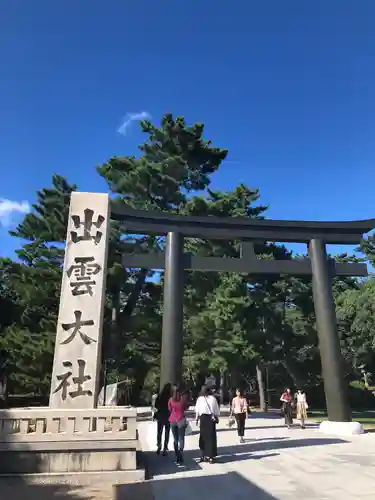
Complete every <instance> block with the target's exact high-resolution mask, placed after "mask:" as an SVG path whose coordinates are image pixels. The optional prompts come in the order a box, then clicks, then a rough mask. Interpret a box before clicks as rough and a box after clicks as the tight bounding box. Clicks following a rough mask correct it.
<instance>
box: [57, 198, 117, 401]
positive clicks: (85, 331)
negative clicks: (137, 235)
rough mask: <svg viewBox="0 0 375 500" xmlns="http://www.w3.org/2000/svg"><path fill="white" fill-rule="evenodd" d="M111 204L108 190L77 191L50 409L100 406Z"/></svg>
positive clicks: (72, 203) (70, 224)
mask: <svg viewBox="0 0 375 500" xmlns="http://www.w3.org/2000/svg"><path fill="white" fill-rule="evenodd" d="M109 219H110V207H109V197H108V195H107V194H96V193H78V192H77V193H76V192H75V193H72V195H71V200H70V209H69V220H68V228H67V237H66V247H65V260H64V269H63V278H62V284H61V296H60V309H59V317H58V322H57V333H56V343H55V356H54V362H53V372H52V380H51V393H50V407H52V408H67V409H68V408H77V409H85V408H95V407H96V404H97V395H98V383H99V373H100V361H101V360H100V354H101V343H102V342H101V341H102V329H103V310H104V298H105V280H106V274H107V252H108V235H109Z"/></svg>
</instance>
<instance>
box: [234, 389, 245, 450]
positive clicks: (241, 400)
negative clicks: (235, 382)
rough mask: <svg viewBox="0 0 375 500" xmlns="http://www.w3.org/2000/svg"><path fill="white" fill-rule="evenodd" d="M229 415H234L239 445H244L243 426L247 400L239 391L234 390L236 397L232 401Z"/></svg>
mask: <svg viewBox="0 0 375 500" xmlns="http://www.w3.org/2000/svg"><path fill="white" fill-rule="evenodd" d="M231 415H234V418H235V419H236V423H237V433H238V437H239V438H240V443H244V442H245V440H244V436H245V424H246V416H247V400H246V398H245V397H244V395H243V392H242V391H241V389H236V396H235V397H234V398H233V399H232V404H231Z"/></svg>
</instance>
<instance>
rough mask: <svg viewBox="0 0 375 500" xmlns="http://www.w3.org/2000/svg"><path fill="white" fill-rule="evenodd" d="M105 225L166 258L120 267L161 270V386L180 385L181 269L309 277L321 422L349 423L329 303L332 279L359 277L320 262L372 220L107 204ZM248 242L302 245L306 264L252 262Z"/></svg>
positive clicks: (355, 267) (355, 268)
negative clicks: (233, 251)
mask: <svg viewBox="0 0 375 500" xmlns="http://www.w3.org/2000/svg"><path fill="white" fill-rule="evenodd" d="M111 217H112V219H115V220H118V221H122V222H123V223H124V229H125V231H127V232H131V233H133V234H153V235H167V242H166V252H165V255H164V252H159V253H155V252H153V253H145V254H126V255H124V258H123V264H124V266H125V267H133V268H148V269H165V282H164V314H163V335H162V351H161V385H162V384H163V383H165V382H167V381H168V382H178V381H179V380H180V379H181V367H182V356H183V294H184V280H183V271H184V270H201V271H223V272H237V273H249V274H254V275H275V274H276V275H279V274H286V275H294V276H306V275H307V276H312V280H313V297H314V304H315V314H316V323H317V330H318V339H319V349H320V356H321V362H322V374H323V379H324V389H325V396H326V402H327V410H328V418H329V420H330V421H333V422H350V421H351V410H350V408H349V404H348V398H347V390H346V384H345V380H344V374H343V367H342V358H341V352H340V343H339V337H338V334H337V327H336V313H335V304H334V300H333V295H332V278H333V276H367V266H366V264H361V263H348V264H338V263H335V261H334V260H333V259H329V258H327V252H326V244H344V245H348V244H352V245H358V244H359V243H360V241H361V239H362V238H363V235H364V234H365V233H367V232H369V231H371V230H372V229H374V228H375V219H369V220H363V221H348V222H313V221H282V220H267V219H265V220H259V219H248V218H245V217H225V218H221V217H215V216H204V217H190V216H181V215H174V214H169V213H162V212H161V213H160V212H148V211H147V212H146V211H142V210H135V209H132V208H130V207H128V206H127V205H123V206H118V205H114V204H113V205H112V213H111ZM184 237H195V238H201V239H206V240H210V239H212V240H237V241H240V242H241V255H240V258H225V257H224V258H223V257H200V256H196V255H191V254H188V253H184ZM254 241H270V242H288V243H292V242H295V243H306V244H307V245H308V251H309V256H310V258H309V259H301V260H260V259H257V258H256V256H255V252H254Z"/></svg>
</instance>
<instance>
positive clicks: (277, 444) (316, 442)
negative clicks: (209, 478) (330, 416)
mask: <svg viewBox="0 0 375 500" xmlns="http://www.w3.org/2000/svg"><path fill="white" fill-rule="evenodd" d="M343 443H348V441H344V440H342V439H334V438H332V439H330V438H327V439H325V438H320V439H319V438H311V439H309V438H307V439H285V438H284V440H281V439H278V438H277V439H274V440H273V441H263V442H257V441H253V442H251V443H244V444H238V445H236V446H223V447H220V448H219V450H218V452H219V454H220V455H230V454H232V455H233V454H234V453H245V452H249V453H251V452H258V451H270V450H285V449H289V448H306V447H310V446H326V445H329V444H343ZM218 461H220V459H219V460H218Z"/></svg>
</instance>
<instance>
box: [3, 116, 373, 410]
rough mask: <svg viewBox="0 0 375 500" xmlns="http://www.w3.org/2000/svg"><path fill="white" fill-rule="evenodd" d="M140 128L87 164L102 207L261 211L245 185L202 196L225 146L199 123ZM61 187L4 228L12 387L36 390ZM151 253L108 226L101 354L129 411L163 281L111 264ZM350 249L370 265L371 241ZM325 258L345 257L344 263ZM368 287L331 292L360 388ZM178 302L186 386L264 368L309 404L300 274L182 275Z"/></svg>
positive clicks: (50, 321) (45, 369)
mask: <svg viewBox="0 0 375 500" xmlns="http://www.w3.org/2000/svg"><path fill="white" fill-rule="evenodd" d="M141 129H142V131H143V132H144V134H145V136H146V139H145V142H144V144H142V145H140V146H139V151H140V154H139V157H135V156H127V157H112V158H110V159H109V160H108V161H107V162H106V163H104V164H103V165H101V166H99V167H97V172H98V173H99V175H100V176H101V177H102V178H104V180H105V181H106V182H107V185H108V188H109V190H110V192H111V194H112V203H113V204H120V205H121V204H124V203H126V204H128V205H130V206H133V207H135V208H139V209H142V210H156V211H168V212H173V213H179V214H190V215H209V216H217V217H238V216H241V217H248V218H263V217H264V216H265V213H266V210H267V206H266V205H263V204H260V203H259V197H260V193H259V190H258V189H255V188H251V187H248V186H246V185H244V184H240V185H238V186H237V187H236V188H235V189H233V190H231V191H216V190H213V189H211V187H210V185H211V180H212V176H213V175H214V174H215V172H217V170H218V169H219V168H220V165H221V163H222V162H223V160H224V159H225V158H226V156H227V150H226V149H221V148H217V147H214V146H213V144H212V142H211V141H210V140H207V139H206V138H205V137H204V126H203V124H200V123H196V124H193V125H187V124H186V122H185V119H184V118H183V117H176V118H174V117H173V116H172V115H171V114H166V115H165V116H164V117H162V120H161V123H160V125H159V126H156V125H153V124H152V123H150V122H148V121H143V122H142V123H141ZM74 190H76V186H75V185H73V184H69V183H68V181H67V180H66V179H64V178H63V177H61V176H59V175H54V176H53V178H52V186H51V187H50V188H45V189H42V190H41V191H38V192H37V199H36V203H35V205H33V210H32V213H30V214H28V215H26V216H25V217H24V220H23V222H22V223H21V224H20V225H19V226H18V227H17V228H16V229H15V230H14V231H12V232H11V235H12V236H13V237H15V238H18V239H19V241H20V249H19V250H18V251H17V257H18V259H17V260H16V261H12V260H11V259H0V369H1V370H2V372H1V371H0V376H1V373H3V372H4V370H6V372H7V373H8V375H9V376H10V386H11V387H10V389H11V391H13V392H29V391H32V392H36V393H38V394H41V395H44V396H45V395H47V394H48V392H49V384H50V373H51V363H52V355H53V349H54V339H55V332H56V321H57V314H58V304H59V297H60V286H61V277H62V276H61V274H62V264H63V259H64V243H65V237H66V226H67V222H68V210H69V201H70V194H71V192H72V191H74ZM164 245H165V242H164V238H157V237H152V236H143V237H140V236H139V235H130V234H127V232H126V228H125V227H123V226H122V224H121V223H118V222H112V225H111V233H110V243H109V253H108V273H107V282H106V298H105V315H104V342H103V356H104V358H105V360H106V361H107V367H108V369H109V380H110V381H115V380H122V379H124V378H129V379H130V380H132V381H133V394H132V396H133V402H138V401H139V397H140V392H141V390H142V388H143V394H144V396H145V397H146V398H149V396H150V395H151V393H152V392H153V391H154V390H155V388H156V387H157V384H158V377H159V361H160V345H161V325H162V309H163V307H162V299H163V297H162V285H163V274H161V277H160V280H159V279H158V276H156V275H155V274H154V272H153V271H152V270H149V269H138V270H133V269H129V268H126V267H125V268H124V266H123V258H124V256H126V254H127V253H133V252H148V251H150V250H162V249H163V248H164ZM361 249H362V251H363V252H364V254H365V256H366V258H367V259H368V260H370V261H371V262H372V263H374V262H375V260H374V255H375V253H374V236H372V237H370V238H368V240H365V241H364V242H363V243H362V246H361ZM254 250H255V254H256V256H257V258H263V259H295V258H306V255H301V256H298V255H293V254H292V252H290V251H289V250H288V249H287V248H285V246H283V245H279V244H275V243H266V242H256V243H255V246H254ZM185 251H188V252H192V253H194V254H197V255H200V256H216V257H223V258H236V257H239V256H240V242H239V241H221V240H220V241H215V240H212V241H206V240H203V239H198V238H186V239H185ZM336 260H337V261H339V262H353V261H358V259H357V258H354V257H353V256H347V255H346V254H343V255H340V256H337V257H336ZM374 283H375V281H374V280H373V279H370V280H367V281H364V282H361V281H359V280H356V279H335V280H334V284H333V292H334V296H335V300H336V304H337V317H338V328H339V333H340V337H341V342H342V352H343V355H344V358H345V366H346V373H347V376H348V378H350V380H353V381H358V380H360V381H361V383H363V384H365V385H366V384H367V385H369V383H370V381H371V379H374V375H375V355H374V353H375V334H374V332H375V314H374V303H375V302H374V299H375V285H374ZM184 301H185V302H184V308H185V317H184V332H185V333H184V335H185V336H184V344H185V345H184V360H183V368H184V380H185V381H186V383H188V384H191V385H198V384H199V380H201V378H202V376H203V377H204V376H205V375H207V374H208V373H210V372H213V373H215V374H216V375H217V376H221V377H224V376H225V377H226V378H227V380H232V383H236V384H237V383H241V381H242V383H244V382H245V381H248V380H249V379H250V378H251V377H252V376H254V375H255V366H256V365H257V366H260V367H264V366H267V367H268V371H269V374H270V379H271V380H273V381H274V382H272V383H274V384H279V385H280V386H285V385H292V384H293V385H305V386H307V387H309V388H310V391H311V392H312V393H316V394H317V400H318V399H319V398H321V395H322V380H321V367H320V356H319V351H318V348H317V334H316V328H315V315H314V307H313V300H312V290H311V280H310V279H308V278H294V277H285V276H277V277H262V276H257V277H254V276H251V275H247V274H235V273H233V274H227V273H218V272H210V273H202V272H195V271H194V272H186V273H185V298H184ZM5 360H6V366H5V368H4V361H5ZM234 381H235V382H234ZM353 390H354V389H353ZM358 390H359V389H358ZM363 391H364V389H362V388H361V389H360V392H361V394H362V392H363ZM357 392H358V391H357ZM368 392H369V391H368ZM361 397H362V396H361ZM366 397H367V394H366Z"/></svg>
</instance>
